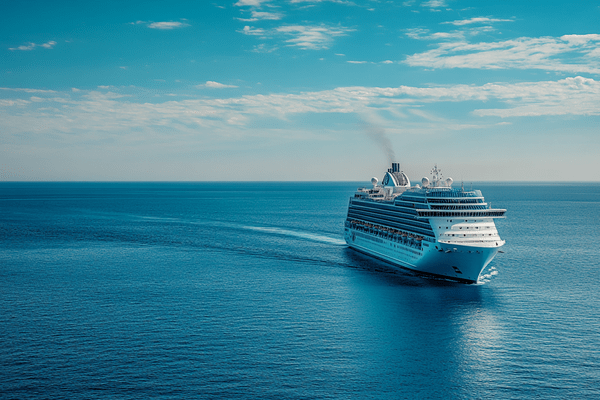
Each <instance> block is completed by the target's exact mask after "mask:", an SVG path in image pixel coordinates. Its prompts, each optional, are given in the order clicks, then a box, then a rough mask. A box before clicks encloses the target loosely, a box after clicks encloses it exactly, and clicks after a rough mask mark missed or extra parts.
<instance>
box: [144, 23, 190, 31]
mask: <svg viewBox="0 0 600 400" xmlns="http://www.w3.org/2000/svg"><path fill="white" fill-rule="evenodd" d="M186 26H190V25H189V24H187V23H185V22H172V21H171V22H152V23H151V24H149V25H148V28H152V29H163V30H170V29H176V28H183V27H186Z"/></svg>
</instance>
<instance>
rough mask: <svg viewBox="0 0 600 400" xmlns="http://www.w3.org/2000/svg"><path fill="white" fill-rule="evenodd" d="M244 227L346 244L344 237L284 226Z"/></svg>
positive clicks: (322, 241)
mask: <svg viewBox="0 0 600 400" xmlns="http://www.w3.org/2000/svg"><path fill="white" fill-rule="evenodd" d="M243 228H244V229H251V230H253V231H259V232H267V233H275V234H277V235H285V236H293V237H298V238H302V239H307V240H312V241H315V242H321V243H328V244H335V245H338V246H341V245H345V244H346V242H345V241H344V240H342V239H339V238H335V237H330V236H325V235H318V234H316V233H309V232H302V231H293V230H290V229H282V228H272V227H262V226H243Z"/></svg>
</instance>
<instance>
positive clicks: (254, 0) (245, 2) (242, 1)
mask: <svg viewBox="0 0 600 400" xmlns="http://www.w3.org/2000/svg"><path fill="white" fill-rule="evenodd" d="M270 1H271V0H239V1H238V2H237V3H235V4H234V6H238V7H260V6H262V5H263V4H264V3H269V2H270Z"/></svg>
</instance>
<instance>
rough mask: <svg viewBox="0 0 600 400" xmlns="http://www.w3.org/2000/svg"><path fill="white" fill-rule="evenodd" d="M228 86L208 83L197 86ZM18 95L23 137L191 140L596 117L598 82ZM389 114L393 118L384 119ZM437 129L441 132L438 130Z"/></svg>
mask: <svg viewBox="0 0 600 400" xmlns="http://www.w3.org/2000/svg"><path fill="white" fill-rule="evenodd" d="M231 86H233V85H223V84H221V83H217V82H212V81H209V82H206V84H204V85H202V86H201V87H213V88H223V87H231ZM28 90H30V89H28ZM33 90H35V89H33ZM18 94H19V93H18V92H15V95H17V97H16V98H6V99H2V101H0V105H2V106H3V108H0V120H2V121H3V122H4V124H5V126H7V125H10V126H11V127H12V129H13V131H15V130H16V131H23V132H25V131H28V132H32V131H44V132H48V131H60V132H63V133H73V132H82V134H87V133H86V132H98V131H110V132H123V129H127V128H132V129H134V128H135V129H154V128H156V127H164V126H174V127H176V129H178V130H180V131H183V132H189V133H197V129H196V128H198V127H204V128H207V131H210V132H216V131H221V132H225V131H228V129H229V127H230V126H231V125H232V124H233V125H235V126H237V127H238V129H242V130H243V129H245V127H247V126H248V125H249V124H252V123H253V122H254V121H256V120H260V119H263V118H267V119H269V118H275V119H279V120H281V121H288V120H289V117H290V116H293V115H298V114H303V113H316V114H320V113H342V114H356V115H357V116H363V115H376V116H377V117H378V118H380V119H381V121H382V123H386V121H387V123H388V124H389V126H395V125H397V120H394V119H393V118H413V119H414V118H418V119H417V122H418V121H420V120H421V119H426V120H427V121H429V122H428V123H431V122H432V121H435V120H436V119H439V116H438V115H437V113H436V109H437V108H436V104H438V103H444V102H453V103H464V104H465V105H468V107H469V109H470V110H471V113H472V114H474V115H476V116H479V117H482V118H483V117H486V118H489V117H503V118H509V117H523V116H530V117H535V116H542V115H600V81H595V80H593V79H586V78H582V77H573V78H566V79H562V80H558V81H545V82H523V83H516V84H513V83H488V84H485V85H480V86H475V85H453V86H432V87H413V86H400V87H388V88H385V87H384V88H379V87H361V86H358V87H340V88H337V89H333V90H325V91H318V92H304V93H298V94H286V93H282V94H269V95H254V96H242V97H227V98H225V97H221V98H212V99H211V98H198V99H188V100H180V101H166V102H162V103H150V102H147V100H146V99H147V95H145V94H141V95H139V96H131V95H130V96H125V95H123V94H119V93H115V92H98V91H84V90H81V91H80V92H64V93H60V94H58V95H57V94H55V93H53V94H49V93H36V96H33V97H28V98H19V96H18ZM491 100H494V101H491ZM489 104H493V105H492V106H488V105H489ZM486 106H488V107H487V108H486ZM415 110H417V111H415ZM404 111H405V112H404ZM394 115H395V116H396V117H389V116H394ZM410 115H412V116H413V117H410ZM389 118H392V119H389ZM456 118H459V117H456ZM465 118H466V119H465V122H464V123H463V122H460V121H459V122H458V123H457V126H466V125H472V124H473V121H472V117H468V116H466V117H465ZM467 120H468V121H467ZM492 122H494V121H492ZM19 127H20V128H19ZM439 127H440V129H444V126H443V124H442V123H440V126H439Z"/></svg>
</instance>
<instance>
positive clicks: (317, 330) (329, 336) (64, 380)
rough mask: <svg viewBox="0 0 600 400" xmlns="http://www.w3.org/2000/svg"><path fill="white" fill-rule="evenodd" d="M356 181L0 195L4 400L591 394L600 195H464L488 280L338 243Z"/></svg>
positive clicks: (552, 191)
mask: <svg viewBox="0 0 600 400" xmlns="http://www.w3.org/2000/svg"><path fill="white" fill-rule="evenodd" d="M356 186H357V184H354V183H8V182H3V183H0V398H2V399H42V398H43V399H59V398H85V399H94V398H102V399H104V398H118V399H138V398H164V399H190V398H236V399H251V398H252V399H253V398H260V399H338V398H340V399H348V398H352V399H354V398H356V399H363V398H373V399H388V398H393V399H396V398H398V399H401V398H406V399H415V398H444V399H447V398H451V399H475V398H479V399H488V398H496V399H523V398H540V399H575V398H577V399H592V398H600V344H599V343H600V342H599V339H600V290H599V281H600V227H599V224H600V184H577V183H573V184H547V185H544V184H479V185H474V187H475V188H479V189H481V190H482V191H483V193H484V195H485V196H486V199H487V200H488V201H491V202H492V205H493V206H494V207H498V208H506V209H508V214H507V216H508V217H507V218H506V219H502V220H497V226H498V230H499V232H500V235H501V237H502V238H503V239H505V240H506V241H507V244H506V246H505V248H504V251H505V253H504V254H499V255H498V256H497V257H496V258H495V259H494V261H493V262H492V263H491V264H490V266H489V267H488V268H487V269H486V271H485V278H484V280H483V281H484V282H483V283H482V284H479V285H464V284H458V283H452V282H447V281H441V280H434V279H427V278H423V277H420V276H414V275H411V274H410V273H408V272H401V271H396V270H394V269H393V268H391V267H390V266H388V265H386V264H384V263H382V262H379V261H375V260H372V259H370V258H368V257H366V256H364V255H361V254H359V253H356V252H354V251H353V250H351V249H348V248H347V247H346V246H345V244H344V242H343V238H342V232H343V221H344V218H345V213H346V208H347V202H348V198H349V197H350V196H351V195H352V194H353V192H354V190H355V189H356Z"/></svg>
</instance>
